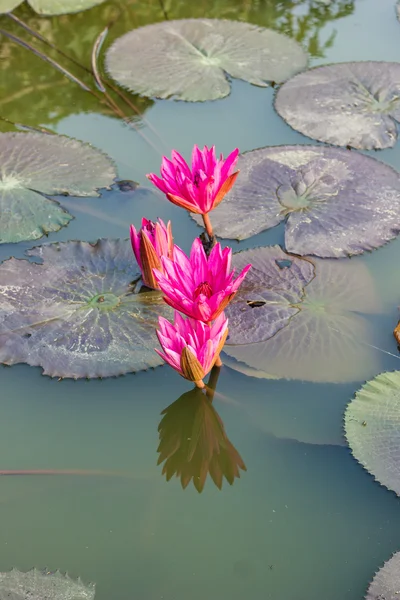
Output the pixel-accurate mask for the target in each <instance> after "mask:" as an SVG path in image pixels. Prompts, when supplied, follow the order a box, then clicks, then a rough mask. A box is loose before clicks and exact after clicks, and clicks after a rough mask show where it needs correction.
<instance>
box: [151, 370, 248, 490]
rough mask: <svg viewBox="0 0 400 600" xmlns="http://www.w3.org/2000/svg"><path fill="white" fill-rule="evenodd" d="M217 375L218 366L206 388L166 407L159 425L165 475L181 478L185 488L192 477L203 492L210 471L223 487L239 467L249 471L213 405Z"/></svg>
mask: <svg viewBox="0 0 400 600" xmlns="http://www.w3.org/2000/svg"><path fill="white" fill-rule="evenodd" d="M218 375H219V369H218V368H217V367H215V368H214V369H213V371H212V373H211V375H210V380H209V384H208V386H207V388H206V391H204V390H201V389H198V388H195V389H193V390H191V391H189V392H186V393H185V394H182V396H180V397H179V398H178V400H176V401H175V402H173V404H170V405H169V406H168V407H167V408H165V409H164V410H163V411H162V413H161V414H162V415H163V418H162V419H161V422H160V424H159V426H158V432H159V437H160V443H159V446H158V448H157V452H158V453H159V458H158V462H157V464H159V465H160V464H161V463H163V462H164V461H165V462H164V466H163V470H162V473H163V475H164V474H165V476H166V479H167V481H169V480H170V479H171V478H172V476H173V475H176V477H180V480H181V484H182V487H183V488H186V487H187V485H188V484H189V483H190V481H191V480H193V485H194V487H195V488H196V490H197V491H198V492H202V491H203V488H204V484H205V481H206V478H207V474H208V473H209V474H210V476H211V478H212V480H213V481H214V483H215V485H216V486H217V487H218V488H219V489H221V487H222V482H223V478H224V477H225V479H226V480H227V481H228V483H229V484H230V485H232V484H233V482H234V480H235V477H240V469H242V470H243V471H246V470H247V469H246V466H245V464H244V462H243V460H242V457H241V456H240V454H239V453H238V451H237V450H236V448H235V447H234V446H233V445H232V443H231V442H230V441H229V439H228V437H227V435H226V432H225V428H224V424H223V422H222V420H221V418H220V416H219V415H218V413H217V411H216V410H215V408H214V406H213V404H212V401H213V398H214V390H215V385H216V380H217V379H218Z"/></svg>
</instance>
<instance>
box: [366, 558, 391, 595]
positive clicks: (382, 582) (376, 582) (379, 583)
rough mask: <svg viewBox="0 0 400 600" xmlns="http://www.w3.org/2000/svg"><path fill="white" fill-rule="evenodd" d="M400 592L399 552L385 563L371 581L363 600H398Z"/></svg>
mask: <svg viewBox="0 0 400 600" xmlns="http://www.w3.org/2000/svg"><path fill="white" fill-rule="evenodd" d="M399 591H400V552H397V553H396V554H394V555H393V556H392V558H391V559H390V560H388V561H387V562H385V564H384V565H383V567H382V568H381V569H380V570H379V571H378V572H377V573H376V575H375V577H374V579H373V580H372V582H371V584H370V586H369V588H368V591H367V595H366V596H365V600H398V598H399Z"/></svg>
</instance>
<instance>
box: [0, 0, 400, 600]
mask: <svg viewBox="0 0 400 600" xmlns="http://www.w3.org/2000/svg"><path fill="white" fill-rule="evenodd" d="M164 13H166V14H167V16H168V18H169V19H173V18H187V17H204V16H206V17H213V18H232V19H239V20H245V21H248V22H251V23H256V24H259V25H262V26H265V27H270V28H273V29H276V30H278V31H281V32H285V33H288V34H289V35H292V36H293V37H295V38H296V39H297V40H298V41H300V42H301V44H302V45H303V47H304V48H305V49H307V50H308V51H309V52H310V55H311V61H310V64H311V65H312V66H313V65H318V64H327V63H334V62H341V61H353V60H357V61H359V60H385V61H397V60H398V56H399V39H400V24H399V23H398V22H397V20H396V17H395V7H394V0H379V1H378V0H354V1H350V0H349V1H344V0H337V1H336V0H331V1H330V2H328V1H326V2H317V1H314V0H284V1H281V2H280V1H278V0H198V1H196V2H193V0H164V11H163V10H162V8H161V5H160V3H159V2H158V1H157V0H152V1H150V0H143V2H136V1H132V0H125V1H123V0H121V1H120V2H117V1H114V2H112V1H110V2H105V3H104V4H103V5H100V6H98V7H96V8H94V9H91V10H88V11H86V12H83V13H80V14H78V15H68V16H62V17H52V18H42V17H38V16H36V15H35V14H34V13H33V12H31V11H30V9H28V8H26V7H21V8H20V9H18V11H17V12H16V14H17V15H18V16H19V17H20V18H23V19H24V20H25V21H26V22H28V23H29V24H30V25H31V26H32V27H34V28H36V29H37V30H39V31H40V32H41V33H42V34H43V35H46V37H47V38H48V39H50V40H51V41H52V42H53V43H55V44H57V46H59V47H61V48H63V49H64V50H65V51H66V52H67V53H69V54H70V55H72V56H73V57H74V58H75V59H76V60H79V61H81V62H84V63H85V64H89V62H90V53H91V48H92V45H93V42H94V40H95V38H96V37H97V35H98V34H99V32H100V31H101V30H102V29H103V28H104V27H105V26H106V25H107V24H108V23H109V22H110V21H111V20H112V19H114V18H116V17H118V19H117V21H116V23H115V25H114V26H113V28H112V30H111V32H110V36H109V39H108V40H107V43H108V42H109V41H111V40H113V39H115V38H116V37H118V36H119V35H121V34H122V33H123V32H125V31H128V30H130V29H132V28H134V27H137V26H140V25H144V24H147V23H152V22H155V21H161V20H163V19H164V18H165V14H164ZM0 21H1V27H2V28H3V29H8V30H9V31H13V32H14V33H17V31H18V32H19V35H21V36H23V35H24V34H22V33H20V30H19V29H18V27H17V26H16V25H15V24H14V23H12V22H11V21H10V20H9V19H8V18H7V17H6V16H3V17H1V19H0ZM27 39H28V38H27ZM49 52H50V55H51V56H53V57H55V56H56V55H55V54H54V53H52V51H51V50H50V51H49ZM0 53H1V56H2V61H3V64H4V70H3V75H2V79H1V82H0V116H1V117H4V118H7V119H9V120H10V121H13V122H16V123H23V124H25V125H28V126H31V127H45V128H49V129H50V130H52V131H54V132H56V133H60V134H66V135H68V136H72V137H76V138H78V139H80V140H83V141H87V142H91V143H92V144H93V145H95V146H97V147H98V148H100V149H102V150H104V151H105V152H106V153H107V154H108V155H109V156H111V157H112V158H113V159H114V161H115V162H116V164H117V167H118V173H119V177H120V178H121V179H130V180H135V181H137V182H138V183H139V184H140V186H141V187H139V189H138V190H137V191H136V192H129V191H128V192H120V191H119V190H117V189H113V190H111V191H106V192H104V193H103V194H102V196H101V198H89V199H75V198H63V199H62V203H63V206H65V207H66V208H67V209H68V210H69V211H70V212H71V214H72V215H74V217H75V219H74V220H73V221H72V222H71V224H70V225H69V226H68V227H66V228H64V229H62V230H61V231H59V232H58V233H55V234H51V235H50V236H49V238H48V240H46V241H56V240H57V241H64V240H70V239H80V240H95V239H97V238H100V237H127V235H128V227H129V224H130V223H134V224H135V225H136V226H139V225H140V221H141V217H142V216H143V215H144V216H146V217H147V218H151V219H155V218H156V217H161V218H163V219H165V220H167V219H171V220H172V221H173V225H174V232H175V240H176V242H177V243H178V244H179V245H180V246H181V247H183V249H184V250H188V249H189V247H190V244H191V241H192V240H193V238H194V237H195V236H196V235H198V233H199V229H198V227H197V225H196V224H195V223H194V221H192V220H191V219H190V218H189V217H188V216H187V215H186V214H185V212H184V211H182V210H181V209H179V208H177V207H175V206H173V205H172V204H170V203H168V202H166V201H165V200H164V199H163V198H162V197H161V196H158V195H156V194H154V193H151V192H150V184H149V182H148V181H147V180H146V177H145V174H146V173H149V172H158V170H159V165H160V159H161V156H162V154H169V153H170V151H171V149H172V148H176V149H178V150H179V151H180V152H181V153H182V154H184V155H185V156H186V157H188V156H189V153H190V151H191V148H192V146H193V144H194V143H197V144H198V145H200V146H203V145H204V144H216V146H217V150H218V151H221V152H224V153H225V154H226V153H228V152H230V151H231V150H232V149H233V148H234V147H236V146H238V147H239V148H240V150H241V152H243V151H246V150H251V149H254V148H258V147H262V146H267V145H281V144H310V143H313V142H312V140H310V139H309V138H305V137H304V136H302V135H301V134H299V133H297V132H295V131H294V130H292V129H291V128H290V127H289V126H288V125H286V124H285V123H284V121H283V120H282V119H281V118H280V117H279V116H278V115H277V114H276V113H275V112H274V109H273V107H272V100H273V96H274V90H273V89H272V88H258V87H254V86H251V85H249V84H247V83H244V82H240V81H238V80H234V81H233V83H232V92H231V94H230V96H229V97H227V98H225V99H223V100H219V101H215V102H206V103H184V102H172V101H151V100H147V99H143V98H139V97H136V96H132V100H133V102H134V103H135V104H136V105H137V106H138V108H140V111H141V112H142V113H143V118H139V117H137V118H135V120H134V121H133V125H134V127H129V126H128V125H126V124H124V123H123V122H122V121H121V120H118V119H117V118H116V117H115V116H114V115H113V114H111V113H110V112H109V111H108V110H107V108H104V107H102V106H100V105H99V104H98V102H97V101H96V99H95V98H93V97H91V96H90V95H89V94H88V93H86V92H84V91H83V90H81V89H80V88H79V87H78V86H75V85H74V84H73V83H71V82H69V81H67V80H66V79H65V78H63V76H62V75H61V74H60V73H58V72H56V71H55V70H53V69H52V68H51V67H50V66H49V65H47V64H44V63H43V62H41V61H40V59H39V58H37V57H34V56H33V55H31V54H30V53H29V52H27V51H26V50H25V49H22V48H19V47H16V46H14V45H12V44H11V42H9V41H4V43H3V46H2V47H1V48H0ZM63 64H64V63H63ZM74 72H75V73H76V74H78V73H79V69H78V68H77V67H76V68H75V69H74ZM79 74H80V73H79ZM80 75H81V74H80ZM84 79H85V81H86V80H87V81H89V76H86V75H85V74H84ZM1 129H2V130H3V131H6V130H12V129H13V127H12V125H10V124H9V123H6V122H4V121H2V122H1ZM366 154H370V155H374V152H366ZM377 157H378V158H379V159H380V160H382V161H384V162H386V163H388V164H390V165H392V166H394V167H395V168H397V169H399V170H400V144H399V143H398V144H397V145H396V146H395V147H394V149H388V150H384V151H381V152H379V154H378V155H377ZM142 186H143V187H142ZM223 242H225V241H224V240H223ZM41 243H43V240H42V241H38V242H37V245H39V244H41ZM276 243H281V244H282V243H283V227H277V228H275V229H273V230H270V231H269V232H265V233H263V234H260V235H257V236H255V237H252V238H250V239H249V240H245V241H244V242H241V243H237V242H233V243H232V244H231V245H232V246H233V248H234V250H235V251H236V250H239V249H246V248H251V247H256V246H261V245H267V244H276ZM34 245H35V244H32V243H31V242H23V243H20V244H17V245H10V244H5V245H2V246H0V259H1V260H3V259H5V258H8V257H9V256H17V257H23V255H24V252H25V250H26V249H28V248H30V247H32V246H34ZM399 257H400V239H397V240H395V241H393V242H391V243H390V244H388V245H387V246H385V247H384V248H382V249H380V250H378V251H374V252H373V253H371V254H368V255H366V256H364V257H361V258H360V257H359V258H357V259H354V260H357V261H361V262H364V263H365V264H366V265H367V267H368V268H369V269H370V272H371V274H372V276H373V278H374V280H375V283H376V289H377V290H378V292H377V293H378V294H379V296H380V300H381V302H382V306H383V309H382V311H381V314H379V315H377V316H373V315H371V316H368V320H369V324H370V328H371V336H370V337H368V339H365V340H364V339H359V340H358V343H359V345H360V360H363V359H362V357H363V352H362V349H363V348H364V347H365V346H366V345H367V344H369V345H370V346H368V348H369V350H370V353H371V361H372V362H371V369H370V372H369V373H368V374H367V376H371V377H372V376H374V375H375V374H378V373H380V372H382V371H384V370H394V369H398V368H399V366H400V363H399V355H398V352H397V348H396V343H395V340H394V339H393V336H392V330H393V327H394V325H395V324H396V323H397V319H398V308H397V304H398V302H399V299H400V276H399V274H398V270H397V268H396V266H397V265H398V260H399ZM229 365H232V363H231V362H228V365H225V366H224V367H223V369H222V370H221V373H220V376H219V380H218V389H217V391H218V393H217V394H216V396H215V399H214V406H215V409H216V410H217V412H218V414H219V415H220V417H221V419H222V420H223V422H224V425H225V429H226V433H227V435H228V437H229V439H230V440H231V442H232V444H233V445H234V446H235V448H236V449H237V451H238V452H239V453H240V455H241V457H242V458H243V460H244V462H245V464H246V467H247V471H246V472H243V473H242V474H241V478H240V479H236V480H235V482H234V484H233V486H229V485H228V484H227V482H226V481H225V482H224V485H223V487H222V490H219V489H217V487H216V486H215V485H214V484H213V482H212V480H211V479H210V478H208V479H207V482H206V485H205V487H204V490H203V492H202V493H201V494H199V493H198V492H197V491H196V490H195V488H194V487H193V485H192V483H190V484H189V485H188V487H187V488H186V489H184V490H183V489H182V487H181V485H180V481H179V480H178V479H175V478H172V480H171V481H168V482H167V481H166V480H165V477H164V476H163V475H162V467H161V466H157V458H158V455H157V447H158V443H159V438H158V431H157V428H158V424H159V422H160V420H161V412H162V411H163V410H164V409H165V408H166V407H168V406H169V405H171V404H172V403H173V402H175V400H177V399H178V398H179V397H180V396H181V394H183V393H185V392H186V391H188V390H189V389H190V384H188V382H186V381H185V380H183V379H181V378H180V377H179V376H178V375H177V374H176V373H175V372H173V371H172V369H169V368H167V367H162V368H157V369H155V370H151V371H148V372H142V373H139V374H136V375H135V374H130V375H127V376H124V377H120V378H117V379H115V378H111V379H104V380H101V381H99V380H93V381H71V380H63V381H60V382H58V381H57V380H55V379H50V378H47V377H44V376H42V375H41V370H40V369H39V368H31V367H28V366H26V365H18V366H15V367H12V368H6V367H3V368H1V371H0V373H1V396H0V409H1V412H0V415H1V418H0V471H1V470H12V469H15V470H27V471H28V470H41V469H45V470H53V471H57V470H63V469H64V470H84V471H90V473H89V472H88V473H86V474H63V475H54V474H53V475H40V474H36V475H32V476H24V475H21V476H16V477H2V478H1V479H0V523H1V527H0V571H5V570H8V569H10V568H12V567H14V566H15V567H18V568H19V569H21V570H27V569H29V568H30V567H32V566H38V567H47V568H49V569H50V570H54V569H57V568H60V569H61V570H63V571H68V572H69V573H70V574H71V575H72V576H74V577H78V576H81V577H82V579H83V581H85V582H89V581H94V582H96V598H97V600H106V599H110V598H115V599H118V600H131V599H133V598H138V599H143V600H144V599H146V600H159V599H160V600H161V599H163V600H200V599H203V598H219V599H221V600H228V599H229V600H232V599H238V600H239V598H244V597H247V598H254V599H261V598H263V599H265V598H271V599H273V600H306V599H307V600H321V598H324V599H325V600H339V599H340V600H359V599H361V598H363V597H364V593H365V590H366V587H367V585H368V582H369V581H370V580H371V578H372V576H373V574H374V573H375V571H376V570H377V569H378V568H379V567H380V566H381V565H382V564H383V562H384V561H386V560H388V559H389V557H390V556H391V554H392V553H393V552H396V551H398V550H400V502H399V499H398V498H397V497H396V496H395V494H394V493H392V492H389V491H387V490H386V489H385V488H383V487H381V486H380V485H378V483H376V482H375V481H374V479H373V477H371V476H370V475H369V474H368V473H367V472H366V471H364V470H363V468H362V467H361V466H360V465H359V464H358V463H357V462H356V461H355V460H354V459H353V457H352V456H351V453H350V451H349V449H348V448H347V446H346V442H345V440H344V438H343V433H342V424H343V413H344V409H345V406H346V404H347V403H348V402H349V401H350V399H351V398H352V397H353V395H354V393H355V391H356V390H357V389H358V388H359V387H360V385H361V384H362V381H360V380H358V379H357V377H356V378H355V381H351V382H349V383H337V384H332V383H331V384H328V383H318V382H316V383H313V382H302V381H299V380H283V379H282V380H268V379H259V378H255V377H250V376H248V375H246V373H245V372H240V371H237V370H235V369H233V368H232V366H229ZM331 368H332V373H333V379H334V372H335V369H336V368H337V364H336V362H335V360H332V365H331ZM354 368H355V370H357V365H354Z"/></svg>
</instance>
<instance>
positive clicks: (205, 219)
mask: <svg viewBox="0 0 400 600" xmlns="http://www.w3.org/2000/svg"><path fill="white" fill-rule="evenodd" d="M201 216H202V217H203V223H204V228H205V230H206V232H207V235H208V237H209V238H210V240H211V239H212V238H213V237H214V232H213V228H212V225H211V221H210V217H209V216H208V213H205V214H204V215H201Z"/></svg>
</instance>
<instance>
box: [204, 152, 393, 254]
mask: <svg viewBox="0 0 400 600" xmlns="http://www.w3.org/2000/svg"><path fill="white" fill-rule="evenodd" d="M238 166H239V168H240V175H239V178H238V180H237V183H236V185H235V186H234V187H233V189H232V190H231V191H230V192H229V194H228V195H227V196H226V197H225V198H224V201H223V202H221V204H220V205H219V206H218V207H217V208H216V209H215V210H214V211H213V213H212V222H213V226H214V230H215V233H216V234H217V235H218V236H220V237H227V238H235V239H245V238H248V237H250V236H252V235H255V234H257V233H260V232H261V231H264V230H265V229H269V228H270V227H274V226H275V225H277V224H278V223H280V222H281V221H283V220H284V219H286V218H287V222H286V229H285V245H286V249H287V250H288V252H294V253H295V254H300V255H307V254H313V255H316V256H321V257H336V258H340V257H344V256H348V255H353V254H361V253H362V252H364V251H366V250H373V249H374V248H378V247H379V246H382V245H383V244H385V243H386V242H388V241H389V240H391V239H393V238H394V237H395V236H396V235H397V234H398V233H399V231H400V176H399V174H398V173H397V172H396V171H395V170H394V169H392V168H391V167H389V166H388V165H386V164H383V163H381V162H379V161H377V160H375V159H374V158H370V157H368V156H363V155H361V154H358V153H355V152H351V151H349V150H342V149H339V148H323V147H321V146H277V147H269V148H261V149H259V150H253V151H251V152H247V153H245V154H244V155H243V156H241V157H240V159H239V165H238ZM195 220H196V222H197V223H199V224H200V222H201V221H200V220H199V219H198V218H197V217H196V218H195Z"/></svg>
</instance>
